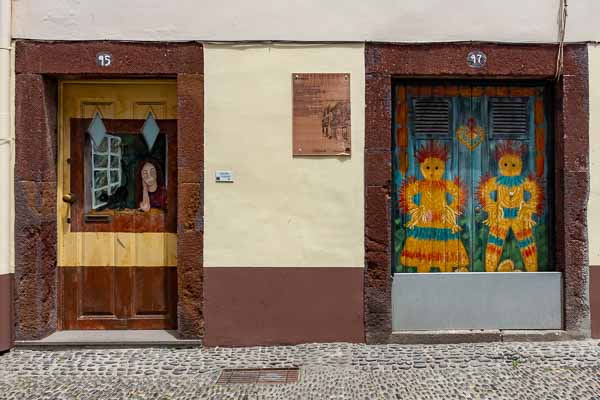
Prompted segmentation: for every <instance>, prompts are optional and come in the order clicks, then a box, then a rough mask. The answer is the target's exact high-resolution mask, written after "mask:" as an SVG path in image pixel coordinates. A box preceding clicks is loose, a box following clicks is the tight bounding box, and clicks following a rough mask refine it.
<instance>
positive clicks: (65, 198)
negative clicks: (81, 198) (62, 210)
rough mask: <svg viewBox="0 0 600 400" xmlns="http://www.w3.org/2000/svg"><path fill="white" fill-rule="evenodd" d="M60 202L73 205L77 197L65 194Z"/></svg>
mask: <svg viewBox="0 0 600 400" xmlns="http://www.w3.org/2000/svg"><path fill="white" fill-rule="evenodd" d="M62 200H63V201H64V202H65V203H69V204H73V203H75V202H76V201H77V196H75V195H74V194H73V193H67V194H65V195H64V196H63V197H62Z"/></svg>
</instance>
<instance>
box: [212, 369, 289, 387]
mask: <svg viewBox="0 0 600 400" xmlns="http://www.w3.org/2000/svg"><path fill="white" fill-rule="evenodd" d="M299 372H300V370H299V369H298V368H265V369H226V370H223V371H222V372H221V375H220V376H219V379H218V380H217V385H231V384H240V383H265V384H268V383H293V382H298V375H299Z"/></svg>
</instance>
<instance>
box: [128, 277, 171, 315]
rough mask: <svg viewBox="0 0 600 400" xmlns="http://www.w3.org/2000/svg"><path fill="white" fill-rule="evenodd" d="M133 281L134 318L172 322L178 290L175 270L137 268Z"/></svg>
mask: <svg viewBox="0 0 600 400" xmlns="http://www.w3.org/2000/svg"><path fill="white" fill-rule="evenodd" d="M132 280H133V285H132V287H133V291H132V296H133V302H132V307H133V309H132V317H133V318H153V319H164V320H166V321H169V320H172V318H173V317H174V314H175V307H174V305H175V304H176V301H175V297H176V289H177V282H176V274H174V269H173V268H161V267H154V268H135V269H133V276H132Z"/></svg>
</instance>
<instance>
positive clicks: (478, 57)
mask: <svg viewBox="0 0 600 400" xmlns="http://www.w3.org/2000/svg"><path fill="white" fill-rule="evenodd" d="M486 63H487V56H486V55H485V53H484V52H482V51H479V50H477V51H472V52H470V53H469V54H468V55H467V64H468V65H469V67H471V68H481V67H483V66H485V64H486Z"/></svg>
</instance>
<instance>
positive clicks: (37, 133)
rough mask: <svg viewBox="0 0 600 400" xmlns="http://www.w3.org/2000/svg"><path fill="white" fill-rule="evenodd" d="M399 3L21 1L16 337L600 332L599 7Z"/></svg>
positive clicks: (8, 158) (12, 112)
mask: <svg viewBox="0 0 600 400" xmlns="http://www.w3.org/2000/svg"><path fill="white" fill-rule="evenodd" d="M142 3H143V4H142ZM397 3H398V2H392V1H384V2H380V3H378V4H377V6H373V5H367V4H362V3H360V2H354V3H352V2H351V4H348V3H347V2H345V3H344V4H342V3H341V2H338V1H335V2H329V3H328V4H326V5H323V4H318V5H317V3H316V2H312V1H310V2H305V3H303V4H302V5H295V6H293V7H291V6H288V5H283V4H271V2H267V1H258V2H253V3H252V6H251V7H250V6H247V5H246V4H245V3H242V2H234V1H225V2H221V3H220V4H218V5H211V7H209V8H207V9H204V8H203V7H202V6H201V5H200V4H197V3H195V2H191V1H184V2H179V3H178V5H177V8H175V9H174V8H173V6H172V5H169V4H166V3H159V2H150V4H148V2H133V3H132V2H128V3H127V5H126V6H123V5H122V4H120V3H117V2H115V1H105V2H103V3H102V4H89V5H82V4H80V3H79V2H75V1H72V0H62V1H58V2H53V3H52V4H47V2H40V1H35V0H20V1H12V2H11V1H10V0H2V8H1V14H0V16H1V17H2V19H1V21H2V32H3V34H2V38H1V40H2V42H1V44H2V46H1V47H2V49H1V50H0V51H1V53H0V54H1V55H2V58H1V60H0V61H2V62H1V63H0V67H1V74H2V78H1V80H0V82H2V85H1V86H0V90H1V91H2V93H1V95H2V98H1V100H0V107H2V109H0V121H1V122H2V125H1V127H2V133H1V134H0V162H2V165H1V168H0V169H1V170H2V171H4V172H3V175H2V177H1V179H0V192H1V193H2V196H3V197H2V199H1V201H0V204H1V205H2V208H0V217H2V218H1V221H0V227H1V228H2V230H1V231H0V249H1V250H2V259H1V260H0V268H1V269H0V285H1V290H0V321H2V322H1V325H0V327H1V329H0V349H7V348H10V347H11V346H12V345H14V343H15V342H16V343H17V344H18V343H20V342H25V341H35V340H40V339H43V338H46V337H48V336H50V335H52V334H55V333H56V332H58V331H63V330H78V331H86V330H98V329H103V330H131V331H135V330H139V329H161V330H173V331H176V332H177V334H178V337H180V338H182V339H201V340H202V342H203V344H204V345H207V346H248V345H273V344H296V343H304V342H328V341H329V342H333V341H347V342H366V343H389V342H400V343H415V342H450V341H493V340H530V339H538V340H539V339H544V340H548V339H564V338H589V337H600V250H598V249H600V231H598V232H597V229H598V228H596V225H597V224H596V223H595V220H596V219H598V218H600V209H597V207H598V206H597V205H596V202H595V201H594V200H595V197H596V196H597V192H598V191H597V190H596V188H597V186H598V185H600V183H599V180H600V178H599V176H600V171H597V170H598V169H600V166H598V165H597V162H596V161H595V158H594V152H595V151H596V150H597V149H598V146H600V143H597V141H598V139H595V137H594V135H595V133H597V132H598V130H599V129H600V128H599V127H600V117H598V115H599V112H600V111H598V109H600V47H599V46H598V45H597V43H598V42H599V41H600V34H599V33H598V32H597V30H595V29H594V24H593V22H594V21H595V20H596V19H598V18H600V9H599V8H598V6H597V5H595V3H594V2H593V0H579V1H577V2H570V3H569V4H568V8H567V9H568V13H567V15H568V16H567V17H566V25H565V28H564V29H562V22H561V21H565V19H564V18H565V17H564V15H565V13H564V11H565V4H564V2H563V1H560V0H556V1H551V2H548V4H545V5H543V6H540V5H539V2H535V1H533V0H531V1H525V2H523V1H519V2H517V1H510V2H509V4H507V2H506V1H505V2H497V4H482V2H476V1H471V0H468V1H464V2H462V3H463V5H462V8H460V9H456V8H454V7H453V8H452V9H450V8H449V7H448V5H445V4H441V3H440V2H437V1H433V0H429V1H416V0H415V1H405V2H402V4H400V3H398V4H397ZM487 3H490V2H487ZM511 3H514V4H511ZM511 5H512V6H513V7H511ZM515 9H518V10H520V12H518V13H515V12H514V10H515ZM116 10H118V11H116ZM557 16H562V20H561V18H558V20H559V21H558V22H557ZM563 32H564V35H563ZM598 133H599V134H600V132H598Z"/></svg>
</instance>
